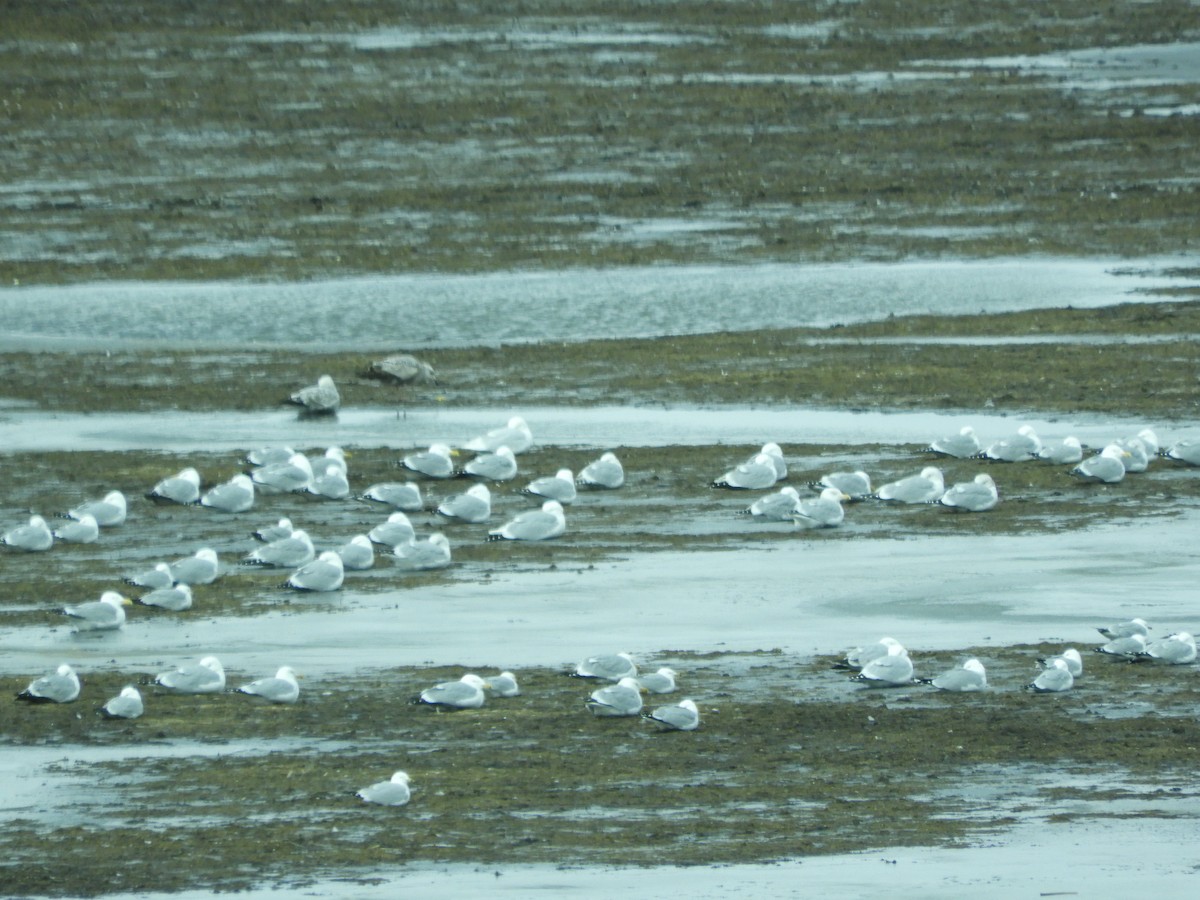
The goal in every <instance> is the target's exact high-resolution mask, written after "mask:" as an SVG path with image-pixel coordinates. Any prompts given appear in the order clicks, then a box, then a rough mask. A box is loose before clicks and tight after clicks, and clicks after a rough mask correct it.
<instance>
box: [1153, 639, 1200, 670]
mask: <svg viewBox="0 0 1200 900" xmlns="http://www.w3.org/2000/svg"><path fill="white" fill-rule="evenodd" d="M1144 656H1145V658H1147V659H1153V660H1157V661H1159V662H1164V663H1167V664H1169V665H1172V666H1186V665H1187V664H1188V663H1193V662H1195V661H1196V639H1195V638H1194V637H1192V635H1191V634H1190V633H1189V632H1186V631H1177V632H1175V633H1174V634H1168V635H1167V636H1166V637H1164V638H1159V639H1158V640H1156V641H1149V642H1148V643H1147V644H1146V649H1145V651H1144Z"/></svg>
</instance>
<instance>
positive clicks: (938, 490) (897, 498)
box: [873, 466, 946, 503]
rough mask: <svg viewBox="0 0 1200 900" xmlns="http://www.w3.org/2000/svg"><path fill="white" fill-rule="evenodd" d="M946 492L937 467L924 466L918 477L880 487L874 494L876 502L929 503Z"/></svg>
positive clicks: (910, 477)
mask: <svg viewBox="0 0 1200 900" xmlns="http://www.w3.org/2000/svg"><path fill="white" fill-rule="evenodd" d="M945 492H946V483H945V481H943V479H942V470H941V469H939V468H938V467H937V466H926V467H925V468H924V469H922V470H921V474H919V475H909V476H908V477H907V478H901V479H900V480H899V481H892V482H889V483H888V484H885V485H881V486H880V488H879V490H877V491H876V492H875V493H874V495H873V496H874V497H875V498H876V499H877V500H891V501H893V502H895V503H929V502H931V501H933V500H936V499H937V498H938V497H940V496H942V494H944V493H945Z"/></svg>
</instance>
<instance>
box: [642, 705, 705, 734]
mask: <svg viewBox="0 0 1200 900" xmlns="http://www.w3.org/2000/svg"><path fill="white" fill-rule="evenodd" d="M646 718H647V719H650V720H652V721H654V722H658V723H659V724H660V725H663V726H665V728H667V729H669V730H671V731H695V730H696V728H697V727H699V725H700V710H699V709H697V707H696V704H695V702H694V701H692V700H680V701H679V702H678V703H674V704H671V705H670V706H660V707H657V708H656V709H654V710H652V711H651V712H649V713H647V714H646Z"/></svg>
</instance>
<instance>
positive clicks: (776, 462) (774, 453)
mask: <svg viewBox="0 0 1200 900" xmlns="http://www.w3.org/2000/svg"><path fill="white" fill-rule="evenodd" d="M758 452H759V453H761V454H763V455H764V456H768V457H770V458H771V464H772V465H773V466H774V467H775V480H776V481H781V480H782V479H784V478H787V473H788V469H787V461H786V460H785V459H784V458H783V448H782V447H780V446H779V445H778V444H776V443H775V442H774V441H768V442H767V443H765V444H763V445H762V449H761V450H759V451H758Z"/></svg>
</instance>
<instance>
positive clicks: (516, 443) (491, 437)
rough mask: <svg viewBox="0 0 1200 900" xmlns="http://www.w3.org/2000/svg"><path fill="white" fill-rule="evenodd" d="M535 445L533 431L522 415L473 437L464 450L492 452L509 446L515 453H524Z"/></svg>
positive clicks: (464, 446)
mask: <svg viewBox="0 0 1200 900" xmlns="http://www.w3.org/2000/svg"><path fill="white" fill-rule="evenodd" d="M532 446H533V433H532V432H531V431H530V430H529V426H528V425H527V424H526V423H525V420H524V419H522V418H521V417H520V416H513V417H512V418H511V419H509V420H508V424H507V425H505V426H504V427H502V428H493V429H492V430H491V431H489V432H487V433H486V434H481V435H479V436H478V437H473V438H471V440H469V441H467V442H466V443H465V444H463V447H462V448H463V449H464V450H471V451H473V452H476V453H492V452H494V451H496V450H497V449H499V448H500V447H508V449H510V450H511V451H512V452H513V453H524V452H525V451H526V450H528V449H529V448H530V447H532Z"/></svg>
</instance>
